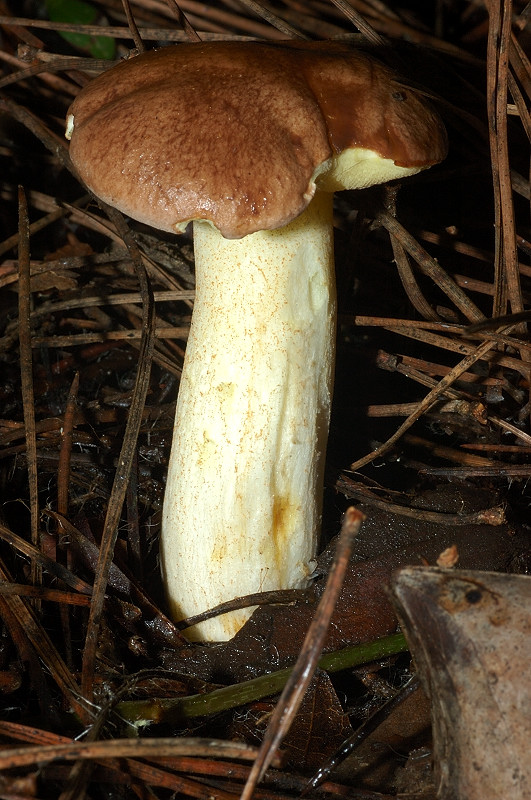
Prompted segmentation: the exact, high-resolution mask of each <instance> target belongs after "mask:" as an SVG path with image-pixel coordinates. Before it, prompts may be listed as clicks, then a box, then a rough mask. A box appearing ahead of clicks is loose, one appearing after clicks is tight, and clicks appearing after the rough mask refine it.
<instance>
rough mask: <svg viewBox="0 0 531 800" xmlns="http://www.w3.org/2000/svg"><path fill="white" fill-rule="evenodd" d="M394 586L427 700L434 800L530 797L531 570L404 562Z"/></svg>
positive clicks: (394, 595)
mask: <svg viewBox="0 0 531 800" xmlns="http://www.w3.org/2000/svg"><path fill="white" fill-rule="evenodd" d="M392 594H393V599H394V602H395V605H396V608H397V613H398V616H399V617H400V620H401V622H402V625H403V628H404V633H405V635H406V638H407V640H408V643H409V645H410V648H411V652H412V654H413V656H414V659H415V662H416V664H417V667H418V670H419V674H420V676H421V679H422V681H423V683H424V686H425V689H426V691H427V693H428V695H429V697H430V699H431V702H432V723H433V738H434V770H435V785H436V788H437V796H438V797H439V798H441V800H509V798H510V800H530V798H531V757H530V753H531V746H530V742H531V671H530V669H529V664H530V663H531V577H530V576H525V575H507V574H498V573H493V572H479V571H453V570H443V569H437V568H430V567H407V568H404V569H401V570H398V571H397V572H396V573H395V575H394V576H393V581H392Z"/></svg>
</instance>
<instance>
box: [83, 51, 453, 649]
mask: <svg viewBox="0 0 531 800" xmlns="http://www.w3.org/2000/svg"><path fill="white" fill-rule="evenodd" d="M67 136H68V137H70V138H71V144H70V154H71V157H72V160H73V162H74V164H75V166H76V167H77V169H78V171H79V173H80V175H81V177H82V179H83V180H84V181H85V183H86V184H87V186H88V187H89V188H90V189H91V190H92V191H93V192H94V193H95V194H96V195H97V196H98V197H100V198H102V199H103V200H104V201H105V202H106V203H109V204H110V205H113V206H116V207H118V208H119V209H120V210H121V211H123V212H125V213H126V214H128V215H129V216H131V217H133V218H134V219H136V220H140V221H141V222H144V223H147V224H149V225H152V226H153V227H155V228H159V229H161V230H164V231H171V232H183V231H184V230H185V228H186V226H187V225H188V223H189V222H191V221H193V235H194V249H195V269H196V282H197V291H196V302H195V306H194V311H193V317H192V324H191V330H190V337H189V340H188V345H187V349H186V358H185V363H184V368H183V373H182V378H181V384H180V389H179V397H178V402H177V411H176V421H175V430H174V438H173V444H172V449H171V455H170V463H169V470H168V478H167V484H166V492H165V498H164V509H163V520H162V534H161V563H162V574H163V580H164V584H165V590H166V593H167V598H168V603H169V606H170V611H171V614H172V615H173V617H174V619H176V620H180V619H182V618H184V617H188V616H191V615H195V614H198V613H200V612H203V611H206V610H207V609H209V608H211V607H212V606H215V605H217V604H219V603H221V602H224V601H227V600H231V599H232V598H234V597H237V596H241V595H246V594H251V593H254V592H259V591H266V590H274V589H283V588H296V587H302V586H304V585H306V583H307V581H308V578H309V575H310V574H311V572H312V559H313V558H314V556H315V551H316V545H317V535H318V531H319V526H320V513H321V497H322V484H323V465H324V456H325V450H326V443H327V436H328V424H329V416H330V403H331V396H332V381H333V369H334V347H335V288H334V262H333V224H332V203H333V193H334V192H335V191H336V190H341V189H360V188H365V187H367V186H370V185H373V184H377V183H383V182H386V181H389V180H393V179H396V178H401V177H403V176H406V175H412V174H414V173H416V172H419V171H420V170H422V169H425V168H426V167H429V166H430V165H432V164H434V163H436V162H438V161H440V160H442V159H443V158H444V156H445V154H446V135H445V132H444V128H443V126H442V123H441V122H440V119H439V117H438V116H437V114H436V113H435V112H434V111H433V110H432V108H431V107H430V106H429V105H428V104H427V103H426V102H425V101H424V100H423V98H422V97H421V96H420V94H419V93H418V92H416V91H414V90H413V89H411V88H409V87H408V86H406V85H405V84H404V82H403V81H401V80H400V78H399V77H398V76H397V75H396V74H395V73H394V72H393V71H391V70H390V69H389V68H388V67H386V66H384V65H383V64H382V63H380V62H379V61H378V60H376V59H375V58H373V57H372V56H371V55H369V54H368V53H367V52H365V51H363V50H359V49H353V48H352V47H351V46H350V45H348V44H344V43H337V42H334V43H332V42H313V43H309V42H282V43H274V44H273V43H257V42H252V43H249V42H223V43H194V44H186V45H178V46H172V47H166V48H163V49H161V50H158V51H153V52H149V53H145V54H142V55H140V56H138V57H136V58H134V59H131V60H129V61H126V62H123V63H121V64H119V65H118V66H116V67H113V68H112V69H110V70H109V71H107V72H105V73H103V74H102V75H101V76H99V77H98V78H96V79H95V80H94V81H92V83H90V84H88V85H87V86H86V87H85V88H84V89H83V90H82V91H81V92H80V93H79V95H78V97H77V98H76V100H75V101H74V102H73V104H72V106H71V108H70V110H69V113H68V126H67ZM251 612H252V609H249V608H246V609H243V610H237V611H231V612H230V613H226V614H223V615H221V616H218V617H216V618H213V619H210V620H207V621H204V622H202V623H200V624H197V625H195V626H194V627H192V628H190V629H189V630H188V631H187V635H188V636H189V637H190V638H192V639H204V640H213V641H216V640H226V639H229V638H231V637H232V636H233V635H234V634H235V633H236V632H237V631H238V629H239V628H240V627H241V626H242V625H243V623H244V622H245V621H246V620H247V618H248V617H249V615H250V613H251Z"/></svg>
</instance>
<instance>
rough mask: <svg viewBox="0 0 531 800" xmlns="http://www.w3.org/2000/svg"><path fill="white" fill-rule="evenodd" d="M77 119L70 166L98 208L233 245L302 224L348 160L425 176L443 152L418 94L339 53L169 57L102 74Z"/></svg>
mask: <svg viewBox="0 0 531 800" xmlns="http://www.w3.org/2000/svg"><path fill="white" fill-rule="evenodd" d="M70 115H73V119H74V128H73V133H72V137H71V144H70V154H71V157H72V160H73V162H74V164H75V166H76V167H77V169H78V171H79V173H80V175H81V177H82V178H83V180H84V181H85V183H86V184H87V186H88V187H89V188H90V189H92V191H93V192H94V193H95V194H96V195H97V196H99V197H101V198H102V199H103V200H105V201H106V202H107V203H109V204H110V205H113V206H116V207H117V208H119V209H121V210H122V211H123V212H125V213H126V214H128V215H129V216H131V217H133V218H135V219H137V220H139V221H141V222H145V223H147V224H149V225H152V226H154V227H156V228H160V229H162V230H167V231H172V232H175V231H176V230H182V229H183V228H184V226H185V225H186V223H187V222H188V221H190V220H192V219H206V220H210V221H211V222H212V223H213V224H214V225H215V226H216V227H217V228H218V229H219V231H220V232H221V233H222V235H223V236H225V237H226V238H239V237H242V236H246V235H247V234H249V233H253V232H255V231H257V230H267V229H273V228H278V227H280V226H282V225H285V224H287V223H288V222H290V221H291V220H292V219H294V218H295V217H297V216H298V215H299V214H300V213H301V212H302V211H303V210H304V208H305V207H306V206H307V205H308V203H309V202H310V200H311V198H312V196H313V194H314V192H315V183H314V178H315V175H316V172H317V171H318V170H320V169H322V165H323V164H325V162H327V161H328V160H329V159H331V158H332V157H333V156H334V155H337V154H338V153H341V152H342V151H344V150H345V149H347V148H352V147H358V148H364V149H369V150H372V151H375V152H376V153H377V154H378V155H380V156H382V157H383V158H386V159H391V161H393V162H394V163H395V164H397V165H399V166H403V167H412V168H418V169H422V168H424V167H428V166H430V165H431V164H434V163H437V162H438V161H440V160H442V159H443V158H444V156H445V154H446V135H445V132H444V128H443V126H442V124H441V122H440V119H439V117H438V116H437V114H436V113H435V112H434V111H433V110H432V109H431V107H430V106H429V105H428V104H427V103H426V102H425V101H424V100H423V99H422V98H421V97H420V95H419V94H418V93H416V92H415V91H414V90H412V89H410V88H408V87H406V86H404V85H403V84H402V83H401V82H400V79H399V78H398V77H397V76H396V75H395V73H393V72H392V71H391V70H390V69H389V68H387V67H385V66H384V65H382V64H381V63H380V62H379V61H377V60H375V59H374V58H372V57H371V56H369V55H368V54H367V53H365V52H364V51H360V50H353V49H352V48H351V47H350V46H349V45H346V44H342V43H329V42H317V43H315V42H314V43H306V42H297V43H295V42H289V43H281V44H272V43H256V42H253V43H249V42H223V43H207V44H186V45H178V46H172V47H166V48H163V49H161V50H158V51H152V52H149V53H145V54H143V55H140V56H138V57H136V58H133V59H131V60H129V61H125V62H123V63H121V64H119V65H118V66H116V67H114V68H112V69H110V70H108V71H107V72H105V73H103V74H102V75H100V76H99V77H98V78H96V79H95V80H94V81H92V83H90V84H88V86H87V87H85V88H84V89H83V90H82V91H81V92H80V93H79V95H78V97H77V98H76V100H75V101H74V102H73V104H72V106H71V107H70V110H69V116H70ZM346 188H358V187H357V186H356V185H352V186H349V187H346Z"/></svg>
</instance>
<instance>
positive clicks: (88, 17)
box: [45, 0, 116, 59]
mask: <svg viewBox="0 0 531 800" xmlns="http://www.w3.org/2000/svg"><path fill="white" fill-rule="evenodd" d="M45 6H46V11H47V14H48V17H49V19H50V20H51V21H52V22H68V23H71V24H73V25H92V24H94V22H95V21H96V19H97V17H98V11H97V9H96V8H94V6H92V5H90V3H85V2H84V0H45ZM59 35H60V36H61V37H62V38H63V39H64V40H65V41H67V42H68V43H69V44H71V45H72V46H73V47H76V48H77V49H78V50H85V51H87V52H89V53H90V55H91V56H92V57H93V58H103V59H112V58H114V53H115V50H116V42H115V40H114V39H113V38H111V37H110V36H92V35H90V34H88V33H65V32H63V31H59Z"/></svg>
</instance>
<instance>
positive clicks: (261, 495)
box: [161, 193, 335, 641]
mask: <svg viewBox="0 0 531 800" xmlns="http://www.w3.org/2000/svg"><path fill="white" fill-rule="evenodd" d="M194 247H195V258H196V281H197V294H196V302H195V306H194V313H193V318H192V326H191V331H190V338H189V340H188V346H187V350H186V359H185V365H184V369H183V374H182V378H181V386H180V390H179V398H178V403H177V413H176V422H175V430H174V439H173V445H172V450H171V455H170V464H169V471H168V479H167V487H166V494H165V498H164V511H163V521H162V542H161V559H162V569H163V577H164V581H165V585H166V591H167V596H168V601H169V605H170V610H171V614H172V615H173V616H174V618H175V619H177V620H179V619H182V618H184V617H187V616H191V615H194V614H198V613H200V612H202V611H206V610H207V609H209V608H211V607H213V606H215V605H217V604H218V603H221V602H224V601H227V600H230V599H232V598H234V597H239V596H242V595H246V594H250V593H252V592H257V591H268V590H272V589H283V588H296V587H301V586H304V585H305V583H306V581H307V579H308V576H309V574H310V573H311V571H312V559H313V558H314V556H315V549H316V543H317V535H318V531H319V526H320V513H321V498H322V481H323V469H324V457H325V451H326V442H327V436H328V423H329V416H330V402H331V396H332V380H333V366H334V348H335V286H334V269H333V228H332V195H331V194H328V193H317V195H316V196H315V197H314V199H313V200H312V202H311V203H310V205H309V206H308V208H307V209H306V210H305V211H304V212H303V213H302V214H301V215H300V216H299V217H297V218H296V219H295V220H294V221H293V222H291V223H289V224H288V225H286V226H284V227H283V228H278V229H276V230H271V231H259V232H258V233H253V234H250V235H248V236H245V237H244V238H242V239H224V238H223V237H222V236H221V235H220V234H219V233H218V232H217V230H216V229H215V228H214V227H213V226H212V225H210V224H209V223H207V222H202V221H201V222H194ZM252 611H253V609H252V608H251V609H243V610H238V611H234V612H230V613H229V614H224V615H222V616H219V617H216V618H214V619H211V620H208V621H205V622H203V623H200V624H198V625H196V626H194V627H193V628H191V629H189V630H188V631H187V636H189V638H191V639H206V640H213V641H221V640H226V639H230V638H231V637H232V636H234V634H235V633H236V632H237V631H238V629H239V628H240V627H241V626H242V625H243V623H244V622H245V621H246V620H247V619H248V617H249V616H250V614H251V613H252Z"/></svg>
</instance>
